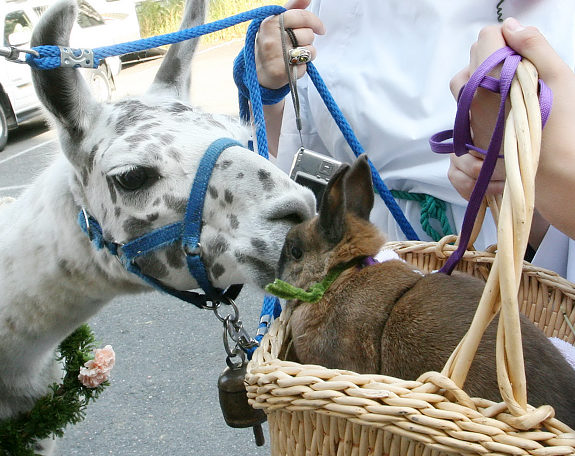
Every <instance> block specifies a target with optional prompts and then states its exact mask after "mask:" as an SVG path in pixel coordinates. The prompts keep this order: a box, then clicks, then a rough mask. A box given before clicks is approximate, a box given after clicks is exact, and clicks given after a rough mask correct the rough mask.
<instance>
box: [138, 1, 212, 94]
mask: <svg viewBox="0 0 575 456" xmlns="http://www.w3.org/2000/svg"><path fill="white" fill-rule="evenodd" d="M206 1H207V0H188V1H187V3H186V7H185V9H184V13H183V18H182V24H181V25H180V30H184V29H187V28H191V27H195V26H197V25H201V24H203V23H204V20H205V15H206ZM197 44H198V38H194V39H191V40H185V41H182V42H180V43H175V44H172V45H171V46H170V49H169V50H168V52H167V54H166V55H165V56H164V60H163V61H162V64H161V66H160V69H159V70H158V72H157V73H156V78H155V79H154V82H153V84H152V86H151V87H150V89H149V90H148V92H150V93H154V92H155V91H158V90H160V91H163V92H166V91H167V92H169V93H171V94H173V95H175V96H176V97H177V98H179V99H180V100H182V101H188V100H189V97H190V83H191V82H190V76H191V75H190V66H191V63H192V57H193V56H194V51H195V49H196V45H197Z"/></svg>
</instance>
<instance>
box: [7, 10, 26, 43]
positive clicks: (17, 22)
mask: <svg viewBox="0 0 575 456" xmlns="http://www.w3.org/2000/svg"><path fill="white" fill-rule="evenodd" d="M22 32H32V22H31V21H30V18H28V16H27V15H26V13H25V12H24V11H21V10H19V11H12V12H10V13H8V14H7V15H6V17H5V19H4V46H10V40H9V38H10V35H12V34H14V33H22Z"/></svg>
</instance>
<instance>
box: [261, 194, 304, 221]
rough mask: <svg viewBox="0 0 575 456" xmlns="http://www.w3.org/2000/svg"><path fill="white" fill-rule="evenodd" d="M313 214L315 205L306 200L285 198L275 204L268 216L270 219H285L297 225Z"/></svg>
mask: <svg viewBox="0 0 575 456" xmlns="http://www.w3.org/2000/svg"><path fill="white" fill-rule="evenodd" d="M312 216H313V207H310V206H309V205H308V204H306V203H305V202H304V201H298V200H293V199H291V200H288V199H286V200H284V201H280V202H278V204H275V205H274V207H273V208H271V209H270V210H269V212H268V214H267V216H266V218H267V219H268V220H270V221H283V222H287V223H289V224H290V225H297V224H298V223H301V222H303V221H305V220H307V219H309V218H311V217H312Z"/></svg>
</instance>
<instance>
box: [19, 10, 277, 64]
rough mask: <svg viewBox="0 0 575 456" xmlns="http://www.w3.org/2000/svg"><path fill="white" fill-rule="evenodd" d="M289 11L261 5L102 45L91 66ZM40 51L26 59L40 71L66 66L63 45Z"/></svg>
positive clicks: (94, 51) (41, 47) (37, 47)
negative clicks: (180, 27) (175, 30)
mask: <svg viewBox="0 0 575 456" xmlns="http://www.w3.org/2000/svg"><path fill="white" fill-rule="evenodd" d="M284 11H285V8H283V7H281V6H274V5H272V6H262V7H260V8H255V9H253V10H250V11H245V12H243V13H239V14H236V15H234V16H230V17H226V18H224V19H220V20H218V21H214V22H210V23H208V24H202V25H199V26H197V27H192V28H189V29H185V30H178V31H177V32H173V33H166V34H164V35H158V36H153V37H150V38H144V39H141V40H135V41H129V42H127V43H119V44H114V45H111V46H102V47H99V48H94V49H93V50H92V52H93V55H94V57H93V61H91V62H90V65H89V67H90V68H98V66H99V64H100V60H101V59H105V58H106V57H112V56H115V55H124V54H130V53H132V52H139V51H145V50H147V49H152V48H155V47H159V46H165V45H167V44H173V43H179V42H181V41H185V40H189V39H192V38H198V37H200V36H202V35H207V34H208V33H213V32H217V31H219V30H223V29H225V28H228V27H232V26H234V25H237V24H240V23H242V22H246V21H249V20H253V19H259V21H260V22H261V21H262V20H264V19H265V18H266V17H268V16H272V15H274V14H280V13H283V12H284ZM32 50H33V51H36V52H37V53H38V55H37V56H36V55H34V54H27V55H26V62H27V63H28V64H29V65H31V66H33V67H35V68H38V69H40V70H52V69H55V68H60V67H61V66H62V59H61V53H62V47H61V46H52V45H45V46H36V47H34V48H32ZM72 51H73V53H74V54H76V55H80V54H81V53H82V52H81V51H82V49H73V50H72Z"/></svg>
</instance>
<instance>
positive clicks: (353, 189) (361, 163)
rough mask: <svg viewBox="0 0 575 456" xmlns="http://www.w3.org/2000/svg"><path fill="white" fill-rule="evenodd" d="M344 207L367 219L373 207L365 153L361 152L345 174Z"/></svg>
mask: <svg viewBox="0 0 575 456" xmlns="http://www.w3.org/2000/svg"><path fill="white" fill-rule="evenodd" d="M345 195H346V198H345V201H346V209H347V210H348V211H349V212H351V213H352V214H354V215H357V216H358V217H360V218H362V219H364V220H368V221H369V214H370V213H371V210H372V209H373V202H374V196H373V183H372V181H371V168H370V166H369V161H368V160H367V155H366V154H361V155H360V156H359V158H358V159H357V160H356V161H355V162H354V163H353V165H352V166H351V168H350V170H349V172H348V173H347V175H346V176H345Z"/></svg>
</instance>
